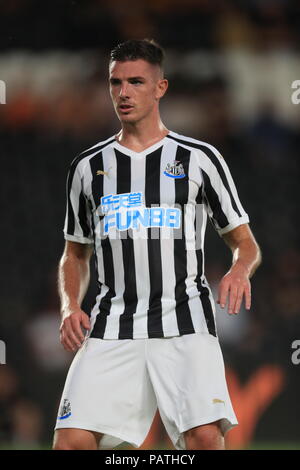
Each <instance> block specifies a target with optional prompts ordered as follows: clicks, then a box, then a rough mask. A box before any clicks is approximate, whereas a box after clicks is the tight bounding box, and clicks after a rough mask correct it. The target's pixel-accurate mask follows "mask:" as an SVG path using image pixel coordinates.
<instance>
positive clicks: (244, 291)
mask: <svg viewBox="0 0 300 470" xmlns="http://www.w3.org/2000/svg"><path fill="white" fill-rule="evenodd" d="M228 296H229V303H228V313H229V314H230V315H232V314H234V315H236V314H238V313H239V311H240V308H241V304H242V301H243V297H244V296H245V307H246V309H247V310H249V309H250V307H251V284H250V281H249V274H248V272H247V270H246V268H245V267H244V266H243V265H241V264H239V263H236V264H235V265H233V266H232V268H231V269H230V271H228V273H227V274H225V276H224V277H223V278H222V280H221V282H220V285H219V296H218V300H217V303H218V304H220V306H221V307H222V308H224V307H225V305H226V303H227V299H228Z"/></svg>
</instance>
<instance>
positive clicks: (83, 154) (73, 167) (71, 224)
mask: <svg viewBox="0 0 300 470" xmlns="http://www.w3.org/2000/svg"><path fill="white" fill-rule="evenodd" d="M114 140H115V139H111V140H110V141H109V142H107V143H106V144H103V145H100V146H99V147H97V148H96V149H93V150H86V151H84V152H81V153H80V154H79V155H78V156H77V157H75V158H74V160H73V161H72V163H71V165H70V169H69V172H68V177H67V185H66V193H67V207H68V228H67V233H68V234H69V235H74V232H75V214H74V211H73V206H72V204H71V197H70V196H71V188H72V184H73V178H74V174H75V171H76V168H77V166H78V164H79V163H80V162H81V160H83V159H84V158H86V157H88V156H89V155H91V154H93V153H94V152H100V151H101V150H102V149H103V148H104V147H106V146H107V145H109V144H111V143H112V142H113V141H114Z"/></svg>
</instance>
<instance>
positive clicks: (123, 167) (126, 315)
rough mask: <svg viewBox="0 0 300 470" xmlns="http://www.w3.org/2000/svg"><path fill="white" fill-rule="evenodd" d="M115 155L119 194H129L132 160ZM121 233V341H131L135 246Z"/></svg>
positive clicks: (126, 234) (125, 233)
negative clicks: (122, 271)
mask: <svg viewBox="0 0 300 470" xmlns="http://www.w3.org/2000/svg"><path fill="white" fill-rule="evenodd" d="M115 154H116V159H117V193H118V194H122V193H129V192H130V191H131V159H130V157H128V156H127V155H125V154H123V153H121V152H119V151H118V150H116V149H115ZM120 233H121V234H122V237H121V242H122V254H123V266H124V283H125V289H124V293H123V299H124V304H125V308H124V312H123V313H122V314H121V315H120V329H119V339H131V338H133V318H134V317H133V315H134V314H135V312H136V307H137V302H138V299H137V292H136V275H135V259H134V244H133V239H132V237H131V236H130V234H129V233H128V231H126V232H120Z"/></svg>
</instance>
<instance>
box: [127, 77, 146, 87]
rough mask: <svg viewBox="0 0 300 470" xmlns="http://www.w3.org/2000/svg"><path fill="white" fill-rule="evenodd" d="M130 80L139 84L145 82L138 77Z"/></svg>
mask: <svg viewBox="0 0 300 470" xmlns="http://www.w3.org/2000/svg"><path fill="white" fill-rule="evenodd" d="M129 82H130V83H132V84H133V85H139V84H141V83H143V82H142V80H139V79H138V78H133V79H132V80H130V81H129Z"/></svg>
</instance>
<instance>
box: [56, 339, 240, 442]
mask: <svg viewBox="0 0 300 470" xmlns="http://www.w3.org/2000/svg"><path fill="white" fill-rule="evenodd" d="M157 407H158V409H159V413H160V416H161V419H162V421H163V423H164V426H165V428H166V431H167V433H168V435H169V437H170V439H171V440H172V442H173V444H174V447H175V448H176V449H178V450H184V449H185V442H184V437H183V433H184V431H187V430H188V429H191V428H193V427H195V426H199V425H201V424H207V423H212V422H214V421H217V420H221V423H220V424H221V431H222V433H223V434H225V433H226V432H227V431H228V430H229V429H230V428H232V427H233V426H235V425H236V424H238V422H237V419H236V416H235V414H234V411H233V408H232V405H231V401H230V397H229V394H228V390H227V384H226V379H225V373H224V362H223V356H222V352H221V349H220V345H219V341H218V339H217V338H216V337H214V336H212V335H210V334H208V333H194V334H189V335H183V336H175V337H170V338H151V339H134V340H132V339H129V340H124V339H122V340H107V339H106V340H103V339H98V338H88V339H87V340H86V342H85V343H84V344H83V345H82V347H81V348H80V350H79V351H78V352H77V354H76V356H75V357H74V360H73V362H72V364H71V367H70V370H69V373H68V376H67V379H66V383H65V387H64V391H63V394H62V399H61V403H60V407H59V415H58V419H57V423H56V426H55V429H61V428H79V429H87V430H90V431H96V432H99V433H102V434H103V437H102V439H101V441H100V446H99V448H101V449H107V448H113V447H115V446H117V445H119V444H120V443H121V442H123V441H125V442H128V443H130V444H131V445H132V446H134V447H139V446H141V445H142V443H143V442H144V440H145V438H146V437H147V434H148V431H149V429H150V427H151V424H152V421H153V418H154V416H155V413H156V410H157Z"/></svg>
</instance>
